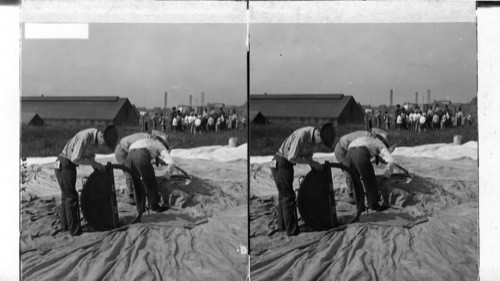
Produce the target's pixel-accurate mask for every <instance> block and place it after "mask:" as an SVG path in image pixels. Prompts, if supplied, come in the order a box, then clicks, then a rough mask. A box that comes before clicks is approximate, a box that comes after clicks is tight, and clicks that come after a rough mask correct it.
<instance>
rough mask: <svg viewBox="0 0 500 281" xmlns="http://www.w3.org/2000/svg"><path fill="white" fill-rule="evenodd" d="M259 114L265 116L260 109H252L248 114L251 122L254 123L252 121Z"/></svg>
mask: <svg viewBox="0 0 500 281" xmlns="http://www.w3.org/2000/svg"><path fill="white" fill-rule="evenodd" d="M259 114H260V115H261V116H262V117H264V116H263V115H262V113H260V111H252V110H250V114H249V115H248V120H249V121H250V123H252V121H253V120H254V119H255V117H257V116H258V115H259Z"/></svg>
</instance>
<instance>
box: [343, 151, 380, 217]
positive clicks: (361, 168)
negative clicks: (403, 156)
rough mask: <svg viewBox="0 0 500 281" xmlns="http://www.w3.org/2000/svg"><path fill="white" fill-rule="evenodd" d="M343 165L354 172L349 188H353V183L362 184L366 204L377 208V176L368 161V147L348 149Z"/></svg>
mask: <svg viewBox="0 0 500 281" xmlns="http://www.w3.org/2000/svg"><path fill="white" fill-rule="evenodd" d="M344 165H346V166H347V167H348V168H350V169H351V170H352V171H353V172H354V178H353V179H352V182H351V184H352V186H351V190H352V189H354V185H358V186H364V188H365V191H366V196H367V200H368V206H369V207H370V208H371V209H372V210H373V209H377V208H378V207H379V204H378V201H379V195H378V186H377V178H376V177H375V171H374V170H373V166H372V163H371V161H370V152H369V151H368V149H367V148H366V147H363V146H361V147H354V148H351V149H349V150H348V151H347V155H346V158H345V160H344ZM361 182H362V185H361ZM358 196H359V195H358ZM357 200H359V198H357Z"/></svg>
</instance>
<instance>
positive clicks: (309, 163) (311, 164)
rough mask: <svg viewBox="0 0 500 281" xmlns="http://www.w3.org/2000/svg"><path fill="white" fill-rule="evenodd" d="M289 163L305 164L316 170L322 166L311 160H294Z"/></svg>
mask: <svg viewBox="0 0 500 281" xmlns="http://www.w3.org/2000/svg"><path fill="white" fill-rule="evenodd" d="M290 162H292V163H295V164H307V165H309V166H311V167H312V168H314V169H316V170H322V169H323V166H322V165H321V164H320V163H319V162H316V161H314V160H312V159H305V158H294V159H293V161H290Z"/></svg>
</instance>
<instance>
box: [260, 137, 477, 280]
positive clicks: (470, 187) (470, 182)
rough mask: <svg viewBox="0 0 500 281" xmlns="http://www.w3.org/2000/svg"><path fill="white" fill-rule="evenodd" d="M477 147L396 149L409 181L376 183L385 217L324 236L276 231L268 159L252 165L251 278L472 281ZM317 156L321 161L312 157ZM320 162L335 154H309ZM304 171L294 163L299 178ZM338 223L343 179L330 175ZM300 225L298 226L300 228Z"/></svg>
mask: <svg viewBox="0 0 500 281" xmlns="http://www.w3.org/2000/svg"><path fill="white" fill-rule="evenodd" d="M476 153H477V143H467V144H464V145H462V146H452V145H448V144H440V145H429V146H420V147H415V148H398V149H396V151H395V153H394V155H395V159H396V163H398V164H400V165H401V166H403V167H404V168H406V169H407V170H408V171H409V172H410V173H411V174H412V175H413V179H412V180H411V181H410V182H407V181H405V180H401V179H390V180H385V179H382V178H379V186H380V188H381V191H382V194H385V199H386V200H388V201H389V202H390V203H391V204H392V206H391V208H390V209H388V210H386V211H384V212H380V213H378V212H369V214H367V213H366V212H365V213H363V214H362V216H361V220H360V222H358V223H354V224H347V225H344V226H343V227H339V228H337V229H334V230H329V231H315V232H313V231H309V232H301V233H300V234H299V235H298V236H295V237H288V236H287V235H286V233H285V232H276V230H275V229H276V215H275V209H274V208H275V205H276V204H277V190H276V187H275V184H274V181H273V179H272V177H271V174H270V168H269V162H268V160H269V159H270V158H269V159H268V158H256V159H254V160H256V161H252V159H251V161H250V162H251V166H250V171H251V174H250V176H251V177H250V185H251V189H250V190H251V198H250V248H251V252H250V254H251V278H252V280H426V279H427V280H475V279H477V277H478V274H479V249H478V192H479V190H478V162H477V154H476ZM318 156H319V157H318ZM315 158H318V160H320V162H322V161H325V160H328V161H331V162H333V161H335V159H334V156H333V155H327V154H318V155H315ZM309 170H310V168H309V167H308V166H306V165H297V166H296V168H295V181H294V185H295V186H294V188H298V183H297V182H298V181H297V179H298V178H299V177H300V176H303V175H305V174H307V172H308V171H309ZM332 174H333V175H332V176H333V183H334V187H335V189H336V200H337V202H338V205H337V213H338V215H339V217H341V218H342V217H347V218H348V217H350V216H351V214H353V213H354V211H355V207H354V206H353V205H350V204H348V203H346V202H345V201H347V199H348V196H347V193H346V191H345V188H346V184H345V177H344V175H343V174H342V172H341V171H340V170H338V169H332ZM299 224H300V223H299Z"/></svg>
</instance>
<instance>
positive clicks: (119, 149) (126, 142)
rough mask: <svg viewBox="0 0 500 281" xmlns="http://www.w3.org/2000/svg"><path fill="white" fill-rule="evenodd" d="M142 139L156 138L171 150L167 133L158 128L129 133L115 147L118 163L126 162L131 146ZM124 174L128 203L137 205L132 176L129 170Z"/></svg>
mask: <svg viewBox="0 0 500 281" xmlns="http://www.w3.org/2000/svg"><path fill="white" fill-rule="evenodd" d="M140 139H156V140H158V141H160V142H161V143H162V144H163V145H164V146H165V147H166V148H167V150H169V151H170V146H169V145H168V137H167V135H166V134H164V133H162V132H160V131H157V130H152V131H151V134H148V133H136V134H132V135H128V136H126V137H124V138H122V139H121V140H120V141H119V142H118V145H117V146H116V149H115V157H116V162H117V163H118V164H121V165H124V164H125V159H127V155H128V152H129V148H130V146H131V145H132V144H133V143H134V142H136V141H138V140H140ZM124 174H125V184H126V185H127V192H128V200H127V203H129V204H132V205H135V200H134V190H133V185H132V176H131V175H130V174H129V173H127V172H124Z"/></svg>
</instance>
